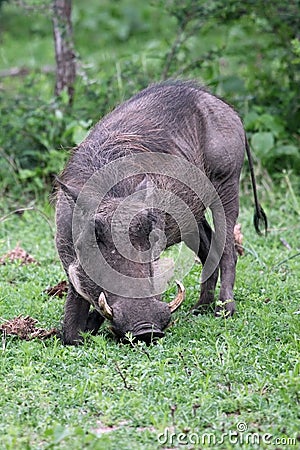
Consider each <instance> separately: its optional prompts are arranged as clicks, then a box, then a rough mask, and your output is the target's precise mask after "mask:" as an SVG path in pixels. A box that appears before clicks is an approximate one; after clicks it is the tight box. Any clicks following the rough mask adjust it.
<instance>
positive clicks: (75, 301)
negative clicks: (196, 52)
mask: <svg viewBox="0 0 300 450" xmlns="http://www.w3.org/2000/svg"><path fill="white" fill-rule="evenodd" d="M245 148H246V141H245V132H244V129H243V125H242V123H241V120H240V118H239V117H238V115H237V113H236V112H235V111H234V110H233V109H232V108H231V107H230V106H229V105H228V104H226V103H225V102H223V101H222V100H220V99H218V98H216V97H214V96H213V95H211V94H210V93H208V92H207V91H205V90H204V89H202V88H200V87H199V86H197V84H195V83H191V82H167V83H162V84H158V85H154V86H151V87H149V88H147V89H145V90H144V91H142V92H140V93H138V94H137V95H135V96H134V97H133V98H131V99H130V100H128V101H127V102H125V103H124V104H122V105H120V106H119V107H117V108H116V109H115V110H114V111H113V112H112V113H110V114H109V115H107V116H106V117H104V118H103V119H102V120H101V121H100V122H98V123H97V124H96V126H95V127H94V128H93V129H92V131H91V132H90V133H89V135H88V137H87V138H86V139H85V140H84V141H83V142H82V143H81V144H80V145H79V146H78V148H76V149H75V150H74V152H73V154H72V156H71V158H70V160H69V162H68V164H67V165H66V167H65V170H64V171H63V173H62V175H61V178H60V180H61V182H60V189H59V191H58V197H57V208H56V211H57V213H56V223H57V235H56V245H57V249H58V253H59V256H60V259H61V261H62V263H63V266H64V268H65V271H66V273H67V275H68V277H69V282H70V286H69V291H68V295H67V300H66V305H65V315H64V323H63V340H64V343H66V344H76V343H77V342H79V341H80V339H81V336H80V332H81V331H92V332H93V333H96V332H97V331H98V329H99V327H100V325H101V324H102V322H103V321H104V317H103V316H102V315H101V311H99V308H98V306H97V300H98V297H99V294H100V292H101V291H102V290H103V288H102V287H101V285H97V284H96V283H95V282H94V281H92V280H91V279H90V278H89V277H88V276H87V275H86V273H85V272H84V270H83V269H82V267H81V265H80V261H78V256H77V255H76V252H75V249H74V243H73V240H72V214H73V210H74V205H75V202H76V198H77V195H78V193H79V192H80V190H81V189H82V187H83V186H84V185H85V183H86V182H87V181H88V180H89V178H90V177H91V176H92V175H93V173H95V172H96V171H97V170H99V169H101V168H102V167H103V166H104V165H106V164H107V163H109V162H112V161H115V160H117V159H118V158H121V157H124V156H128V155H134V154H137V153H141V152H150V153H151V152H153V153H157V152H160V153H168V154H171V155H177V156H179V157H181V158H185V159H186V160H188V161H189V162H190V163H192V164H193V165H195V166H197V167H198V168H199V169H201V170H202V171H203V173H204V174H205V175H206V176H207V177H208V179H209V180H210V181H211V183H212V184H213V186H214V187H215V189H216V191H217V192H218V195H219V197H220V199H221V202H222V205H223V208H224V213H225V217H226V241H225V247H224V250H223V252H222V255H221V258H220V261H219V264H218V265H217V268H216V269H215V271H214V272H213V273H212V275H211V276H210V277H209V278H208V279H207V280H206V281H205V282H203V283H202V285H201V293H200V297H199V301H198V302H197V303H196V305H195V306H194V310H196V311H198V310H199V309H200V307H201V306H202V305H208V304H210V303H211V302H212V301H213V300H214V291H215V287H216V282H217V279H218V276H219V272H220V276H221V288H220V301H221V304H222V305H223V306H222V307H220V306H217V308H216V314H217V315H218V314H219V313H221V312H222V311H223V310H224V311H225V313H226V314H227V315H232V314H233V312H234V310H235V304H234V301H233V286H234V281H235V266H236V254H235V251H234V239H233V229H234V226H235V224H236V220H237V216H238V211H239V200H238V194H239V177H240V172H241V168H242V164H243V159H244V152H245ZM178 171H180V167H178ZM174 177H175V179H172V180H171V179H167V178H165V179H164V178H163V177H161V176H157V177H155V176H151V177H150V178H151V183H152V184H154V185H156V186H160V187H163V188H164V189H166V191H172V192H176V195H178V196H179V197H180V198H182V199H183V200H184V201H185V202H186V204H187V205H188V207H189V209H190V210H192V211H193V215H194V216H195V218H196V222H197V224H198V230H199V235H200V244H199V245H196V244H194V240H193V236H188V235H186V237H185V238H182V236H181V235H180V230H179V227H178V225H177V224H176V222H175V221H174V220H173V219H172V217H170V215H169V214H165V213H164V212H162V211H159V210H157V211H156V210H155V209H152V210H149V209H148V210H147V208H145V209H144V211H142V212H140V213H138V215H137V216H136V223H134V221H133V223H132V225H131V226H130V229H129V237H130V240H131V242H132V243H133V246H134V247H135V248H136V249H138V250H140V251H146V250H147V249H149V248H150V247H151V239H154V240H155V236H156V235H157V236H160V235H159V232H161V231H163V232H164V234H165V236H166V239H165V242H164V243H163V244H162V245H161V248H159V249H158V251H157V252H156V253H158V254H159V252H160V251H161V250H163V249H164V247H169V246H171V245H173V244H175V243H178V242H180V241H181V240H185V242H186V243H187V245H188V246H189V247H190V248H192V249H193V250H194V251H195V252H196V253H197V254H198V256H199V258H200V260H201V262H202V264H204V263H205V261H206V258H207V256H208V252H209V248H210V243H211V239H212V230H211V227H210V226H209V224H208V222H207V221H206V219H205V216H204V210H205V207H204V206H203V202H202V201H200V199H199V198H196V197H195V193H194V192H192V191H189V190H188V189H186V188H185V187H184V186H183V185H182V183H180V182H177V181H176V173H174ZM148 181H149V177H144V176H137V177H134V178H133V179H129V180H124V181H123V182H121V183H118V184H117V185H116V186H115V187H114V189H113V190H112V191H111V192H110V193H109V194H108V195H107V197H106V198H105V200H104V201H103V202H102V204H101V205H99V208H98V210H96V211H89V212H88V214H87V220H86V228H84V230H83V231H82V234H81V237H80V239H78V241H79V242H78V243H77V245H78V247H79V250H80V248H83V249H85V250H86V247H87V246H88V245H89V244H88V242H89V240H88V237H86V236H87V235H88V232H87V230H89V229H90V230H91V232H94V233H96V238H97V244H98V246H99V249H100V250H101V252H102V254H103V255H104V257H105V260H106V261H107V262H109V264H110V265H111V266H113V267H114V268H115V269H116V270H117V271H119V272H121V273H123V274H125V275H128V276H134V277H135V278H139V277H140V278H149V279H150V277H151V276H152V275H153V270H154V259H156V258H157V256H158V255H157V254H156V255H155V257H153V260H152V261H149V262H147V263H139V262H138V261H131V260H129V259H126V258H124V257H123V256H122V255H121V254H120V253H119V252H118V250H117V249H116V248H115V247H114V242H113V239H112V236H111V232H110V225H111V220H112V217H113V214H114V211H115V210H116V208H117V207H118V205H119V204H120V202H122V200H124V198H126V197H127V196H128V195H131V194H132V193H134V192H136V191H138V190H139V189H145V186H146V184H147V182H148ZM183 219H184V218H183ZM214 226H215V227H217V226H218V224H217V223H215V224H214ZM157 233H158V234H157ZM99 270H100V272H101V268H99ZM127 288H128V286H126V285H124V286H122V291H120V292H118V294H116V293H110V292H107V291H106V292H105V294H106V298H107V301H108V304H109V305H110V307H111V308H112V310H113V320H112V324H111V325H112V329H113V330H114V332H115V333H116V335H117V336H119V337H121V338H124V336H125V334H126V333H127V332H131V333H132V334H133V336H134V337H136V338H138V339H142V340H145V341H146V342H149V341H151V339H152V338H153V337H154V338H155V337H157V338H158V337H161V336H163V334H164V333H163V330H164V329H165V328H166V326H167V325H168V323H169V322H170V317H171V315H170V311H169V308H168V305H167V304H166V303H164V302H162V301H161V298H160V295H154V296H149V297H147V298H128V297H127V296H126V290H127ZM91 305H92V306H93V307H94V309H93V310H92V312H89V310H90V306H91Z"/></svg>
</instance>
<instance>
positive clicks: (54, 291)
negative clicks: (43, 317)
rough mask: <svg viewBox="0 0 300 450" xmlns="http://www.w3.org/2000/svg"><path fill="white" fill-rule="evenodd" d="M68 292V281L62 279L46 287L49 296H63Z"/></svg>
mask: <svg viewBox="0 0 300 450" xmlns="http://www.w3.org/2000/svg"><path fill="white" fill-rule="evenodd" d="M66 292H68V283H67V281H65V280H62V281H60V282H59V283H57V284H56V285H55V286H50V287H49V288H47V289H45V293H46V294H47V295H49V297H59V298H62V297H63V296H64V294H65V293H66Z"/></svg>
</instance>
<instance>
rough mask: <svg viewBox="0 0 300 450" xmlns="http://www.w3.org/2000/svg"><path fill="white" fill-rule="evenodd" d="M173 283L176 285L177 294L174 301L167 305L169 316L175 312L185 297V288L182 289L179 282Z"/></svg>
mask: <svg viewBox="0 0 300 450" xmlns="http://www.w3.org/2000/svg"><path fill="white" fill-rule="evenodd" d="M175 283H176V284H177V288H178V294H177V295H176V297H175V298H174V300H172V301H171V302H170V303H169V304H168V306H169V308H170V311H171V314H172V313H173V312H174V311H176V309H177V308H179V306H180V305H181V303H182V302H183V300H184V297H185V288H184V286H183V284H182V283H181V281H178V280H175Z"/></svg>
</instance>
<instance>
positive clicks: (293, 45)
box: [0, 0, 300, 204]
mask: <svg viewBox="0 0 300 450" xmlns="http://www.w3.org/2000/svg"><path fill="white" fill-rule="evenodd" d="M299 11H300V2H299V0H289V1H282V0H280V1H279V0H273V1H272V2H270V1H267V2H265V1H262V0H246V1H233V0H230V1H224V0H220V1H195V0H185V1H181V0H180V1H178V0H167V1H162V0H152V1H150V2H140V1H138V0H110V1H101V2H98V1H96V0H89V1H88V2H84V3H83V2H80V1H79V0H74V1H73V3H72V23H73V34H74V47H75V54H76V59H77V79H76V84H75V96H74V101H73V104H72V106H70V105H69V101H68V95H67V93H66V92H62V93H61V94H60V95H59V96H55V95H54V85H55V57H54V44H53V35H52V20H51V19H52V3H51V2H50V1H49V0H48V1H42V0H26V1H19V2H16V1H2V2H1V16H0V43H1V53H0V129H1V134H0V157H1V165H0V180H1V181H0V194H1V195H2V196H3V195H5V196H6V198H7V199H8V202H9V203H10V204H15V200H16V199H18V200H19V198H20V194H22V195H24V194H25V196H26V198H27V199H32V198H33V197H34V198H37V197H40V196H43V195H44V194H45V193H46V194H47V195H48V193H49V192H51V183H52V181H53V176H54V175H55V174H57V173H59V172H60V170H61V169H62V167H63V164H64V162H65V161H66V158H67V157H68V151H69V149H71V148H72V147H73V146H74V145H76V144H78V143H79V142H80V141H81V140H82V138H83V137H84V136H85V134H86V132H87V130H88V129H89V128H90V127H91V126H92V125H93V124H94V123H95V122H96V121H97V120H98V119H99V118H100V117H101V116H103V115H104V114H105V113H107V112H108V111H110V110H111V109H112V108H113V107H114V106H115V105H116V104H118V103H120V102H121V101H122V100H124V99H126V98H128V97H129V96H131V95H132V94H133V93H135V92H136V91H138V90H139V89H141V88H144V87H145V86H147V85H148V84H149V83H153V82H155V81H159V80H162V79H166V78H169V77H172V78H178V77H180V78H195V79H197V80H199V81H200V82H202V83H203V84H205V85H206V86H208V87H209V89H210V90H211V91H212V92H213V93H215V94H217V95H220V96H222V97H224V98H225V99H226V100H227V101H229V102H230V103H231V104H232V105H234V107H235V108H236V109H237V110H238V111H239V113H240V114H241V116H242V118H243V120H244V123H245V127H246V130H247V133H248V136H249V139H250V142H251V145H252V148H253V151H254V153H255V156H256V158H257V159H256V163H257V169H256V170H257V171H258V177H261V179H262V180H265V179H266V177H267V174H268V175H269V176H270V177H271V178H270V179H269V182H268V187H269V188H270V189H273V188H274V185H273V184H272V183H274V184H275V187H276V186H280V183H281V180H282V177H283V176H286V174H288V177H289V179H290V180H291V183H292V184H293V186H294V189H296V193H297V192H298V189H299V173H300V152H299V142H300V141H299V126H300V125H299V124H300V106H299V105H300V102H299V96H300V90H299V81H300V75H299V67H300V41H299V39H300V12H299ZM283 171H285V173H283ZM271 180H272V181H271ZM270 183H271V184H272V185H271V184H270ZM6 203H7V202H6Z"/></svg>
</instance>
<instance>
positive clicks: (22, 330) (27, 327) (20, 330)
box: [0, 315, 57, 340]
mask: <svg viewBox="0 0 300 450" xmlns="http://www.w3.org/2000/svg"><path fill="white" fill-rule="evenodd" d="M36 323H37V320H36V319H33V318H32V317H30V316H26V317H23V316H21V315H20V316H18V317H15V318H13V319H11V320H6V321H5V323H3V324H2V325H0V330H1V331H3V332H5V333H6V334H8V335H16V336H19V338H21V339H26V340H30V339H34V338H39V339H46V338H49V337H51V336H54V335H56V334H57V330H56V329H55V328H52V329H51V330H45V329H44V328H37V327H36V326H35V324H36Z"/></svg>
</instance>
